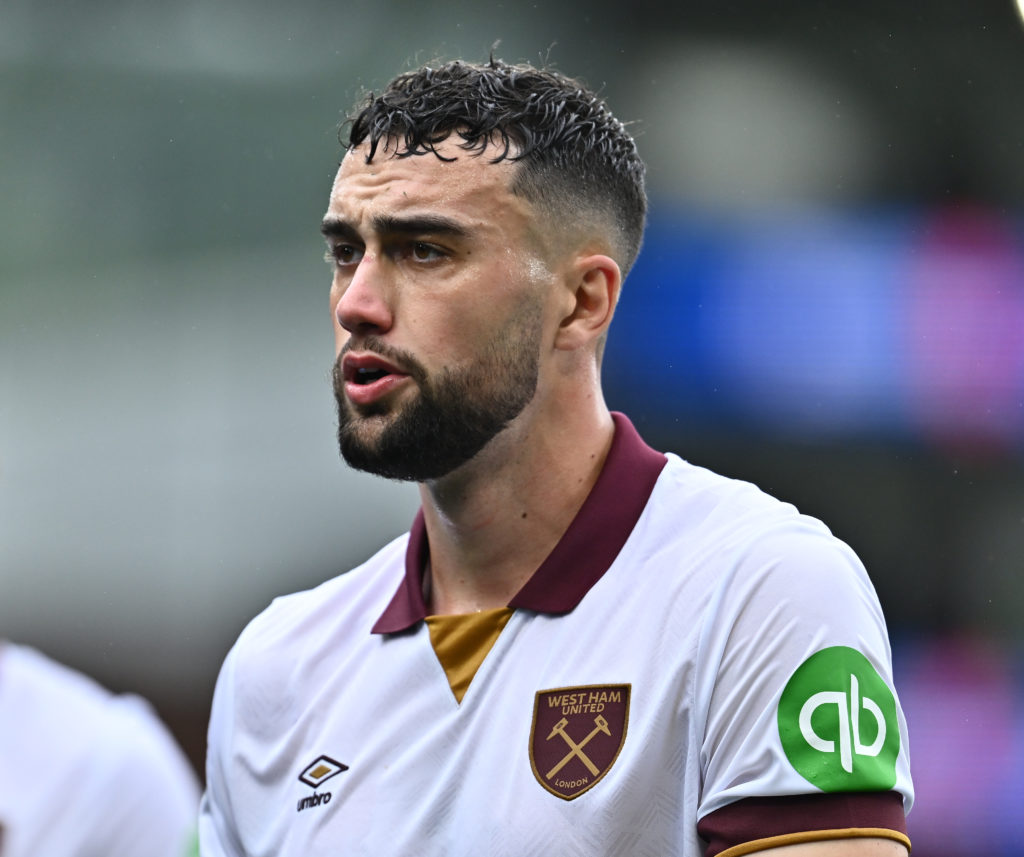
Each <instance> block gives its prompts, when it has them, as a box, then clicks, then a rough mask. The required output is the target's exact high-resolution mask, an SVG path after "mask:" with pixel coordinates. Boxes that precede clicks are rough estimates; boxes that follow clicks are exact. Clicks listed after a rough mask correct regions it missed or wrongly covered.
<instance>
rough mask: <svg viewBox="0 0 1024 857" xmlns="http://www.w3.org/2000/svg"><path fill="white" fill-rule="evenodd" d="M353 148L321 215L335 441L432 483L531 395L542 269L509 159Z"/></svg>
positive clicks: (540, 336) (362, 461)
mask: <svg viewBox="0 0 1024 857" xmlns="http://www.w3.org/2000/svg"><path fill="white" fill-rule="evenodd" d="M439 150H440V152H441V154H442V155H444V156H445V157H451V156H454V157H456V160H454V161H442V160H440V159H439V158H438V157H436V156H434V155H432V154H427V155H422V156H412V157H408V158H396V157H393V156H392V153H391V151H387V152H383V153H382V152H380V151H378V153H377V155H376V156H375V158H374V160H373V162H372V163H370V164H367V163H366V162H365V152H364V151H363V150H362V149H361V148H357V149H355V150H353V151H351V152H349V153H348V154H347V155H346V157H345V159H344V161H343V162H342V164H341V168H340V169H339V171H338V175H337V177H336V179H335V182H334V187H333V190H332V192H331V201H330V205H329V208H328V212H327V216H326V217H325V220H324V234H325V236H326V238H327V243H328V255H329V260H330V261H331V263H332V265H333V272H334V278H333V282H332V285H331V309H332V315H333V319H334V330H335V341H336V346H337V348H336V351H337V361H336V363H335V367H334V373H333V375H334V392H335V398H336V399H337V404H338V441H339V445H340V448H341V452H342V454H343V456H344V457H345V460H346V461H347V462H348V463H349V464H350V465H351V466H353V467H356V468H359V469H361V470H366V471H369V472H372V473H377V474H379V475H382V476H386V477H389V478H395V479H406V480H414V481H419V482H423V481H429V480H433V479H437V478H440V477H441V476H444V475H446V474H448V473H450V472H452V471H453V470H455V469H456V468H458V467H459V466H461V465H462V464H464V463H466V462H467V461H469V460H470V459H471V458H473V457H474V456H475V455H476V454H477V453H478V452H480V450H482V449H483V448H484V447H485V446H486V445H487V444H488V442H489V441H490V440H491V439H492V438H494V437H495V436H496V435H497V434H498V433H499V432H501V430H502V429H503V428H504V427H505V426H506V425H507V424H508V423H509V422H510V421H511V420H513V419H515V418H516V417H517V416H518V415H519V414H520V413H521V412H522V410H523V409H524V408H525V407H526V406H527V405H528V404H529V403H530V401H531V400H532V399H533V397H534V395H535V392H536V389H537V383H538V376H539V373H540V371H541V365H540V364H541V350H542V342H543V341H544V331H545V295H546V294H547V293H549V292H550V288H549V286H550V283H551V273H550V270H549V267H548V265H547V264H546V262H545V260H544V257H545V253H544V252H542V250H541V249H540V248H541V247H542V246H543V241H542V240H541V238H540V236H539V235H538V234H537V230H538V225H537V223H536V218H535V216H534V214H533V212H532V210H531V208H530V206H529V204H528V203H526V202H525V201H524V200H522V199H520V198H519V197H516V196H514V195H513V194H512V193H511V192H510V190H509V184H510V181H511V178H512V172H513V169H514V167H513V166H512V165H511V164H509V163H507V162H501V163H497V164H494V163H490V161H489V159H488V157H487V155H486V153H485V155H484V156H483V157H474V156H472V155H471V154H469V153H467V152H465V151H464V150H461V149H459V148H458V147H457V146H455V145H454V144H452V143H451V142H450V141H448V142H446V143H444V144H442V145H441V147H440V149H439Z"/></svg>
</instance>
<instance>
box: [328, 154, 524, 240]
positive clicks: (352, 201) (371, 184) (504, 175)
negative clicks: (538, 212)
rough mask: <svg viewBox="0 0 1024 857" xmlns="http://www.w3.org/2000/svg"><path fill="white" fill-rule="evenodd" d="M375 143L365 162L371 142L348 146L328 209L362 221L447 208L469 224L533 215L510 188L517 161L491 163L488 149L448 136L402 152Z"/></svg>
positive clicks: (518, 220)
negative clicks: (469, 147)
mask: <svg viewBox="0 0 1024 857" xmlns="http://www.w3.org/2000/svg"><path fill="white" fill-rule="evenodd" d="M383 148H384V147H383V145H382V146H381V147H380V148H378V149H377V152H376V154H375V155H374V158H373V160H372V161H371V162H370V163H367V162H366V152H367V147H366V146H365V144H364V145H361V146H357V147H356V148H354V149H351V150H349V151H348V152H347V153H346V154H345V157H344V159H343V160H342V162H341V166H340V167H339V169H338V173H337V176H336V177H335V179H334V186H333V187H332V189H331V200H330V206H329V208H328V214H330V215H334V216H339V217H342V218H344V219H345V220H348V221H350V222H352V223H353V224H354V225H358V224H359V223H360V222H362V221H364V220H365V219H367V218H372V217H373V216H374V215H376V214H384V213H390V214H395V213H400V212H401V213H407V214H411V213H413V212H421V213H425V212H428V211H430V212H434V213H438V212H441V211H443V212H444V213H445V214H446V215H447V216H449V217H455V218H458V219H464V220H466V222H467V225H470V224H476V225H478V226H484V225H486V224H489V223H490V224H496V225H497V224H500V223H502V222H507V223H508V224H511V223H518V224H526V223H528V222H529V221H530V220H532V219H533V215H532V211H531V207H530V205H529V204H528V203H527V202H526V201H525V200H524V199H523V198H522V197H518V196H516V195H515V194H513V193H512V191H511V183H512V178H513V175H514V171H515V164H513V163H510V162H509V161H500V162H498V163H493V162H492V161H491V159H490V157H489V154H488V151H485V152H484V153H483V154H482V155H478V154H475V153H473V152H467V151H466V150H464V149H461V148H460V147H459V146H458V145H457V144H455V143H454V142H452V141H450V140H446V141H444V142H443V143H441V144H440V145H439V146H438V147H437V149H438V153H439V154H440V155H441V156H443V157H444V158H452V159H453V160H442V159H441V158H439V157H437V155H435V154H433V153H429V152H428V153H427V154H423V155H412V156H409V157H404V158H402V157H398V156H397V155H396V154H395V152H394V148H393V147H390V148H389V149H388V150H387V151H384V150H383Z"/></svg>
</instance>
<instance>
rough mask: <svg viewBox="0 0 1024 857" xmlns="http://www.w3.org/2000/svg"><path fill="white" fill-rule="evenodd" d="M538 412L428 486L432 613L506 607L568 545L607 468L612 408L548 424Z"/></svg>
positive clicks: (594, 400)
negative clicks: (553, 553) (567, 533)
mask: <svg viewBox="0 0 1024 857" xmlns="http://www.w3.org/2000/svg"><path fill="white" fill-rule="evenodd" d="M532 409H533V405H531V406H529V407H528V408H527V409H526V410H525V411H524V412H523V414H521V415H520V417H519V418H517V419H516V420H515V421H514V423H513V424H511V425H510V426H508V427H507V428H506V429H505V430H504V431H503V432H502V433H501V434H500V435H499V436H498V437H496V438H494V440H492V441H491V443H490V444H488V446H487V447H486V448H485V449H484V450H483V451H482V452H481V453H480V454H479V455H478V456H476V457H475V458H474V459H473V461H471V462H469V463H467V464H466V465H464V466H463V467H462V468H460V469H459V470H458V471H456V472H454V473H452V474H449V475H448V476H446V477H444V478H443V479H440V480H437V481H436V482H431V483H427V484H424V485H421V486H420V494H421V498H422V501H423V516H424V523H425V525H426V529H427V538H428V540H429V542H430V573H431V586H430V605H429V606H430V610H431V612H432V613H471V612H474V611H477V610H486V609H490V608H494V607H504V606H505V605H506V604H508V602H509V601H510V600H511V598H512V597H513V596H514V595H515V594H516V592H518V591H519V589H520V588H521V587H522V586H523V584H524V583H525V582H526V581H527V580H528V579H529V578H530V576H531V575H532V574H533V573H534V571H536V569H537V568H538V567H539V566H540V564H541V563H542V562H543V561H544V559H545V558H546V557H547V555H548V554H549V553H550V552H551V550H552V549H553V548H554V546H555V545H556V544H557V543H558V541H559V539H561V537H562V535H563V534H564V533H565V531H566V529H567V528H568V527H569V524H570V523H572V520H573V518H574V517H575V516H576V513H577V512H578V511H579V508H580V506H581V505H582V504H583V501H584V500H585V499H586V498H587V495H588V494H589V493H590V490H591V488H593V486H594V482H595V481H596V480H597V477H598V475H599V474H600V472H601V468H602V467H603V466H604V461H605V458H606V457H607V455H608V450H609V448H610V446H611V441H612V435H613V434H614V426H613V423H612V419H611V415H610V414H609V412H608V410H607V408H606V407H605V405H604V402H603V401H601V400H600V398H599V397H591V398H590V399H589V400H588V402H587V404H586V407H583V408H579V407H577V408H574V409H573V410H572V411H570V412H568V413H567V412H566V411H565V410H564V409H563V410H562V411H561V412H560V413H554V414H551V416H550V417H549V418H544V417H543V416H539V415H537V414H536V413H532V412H531V411H532Z"/></svg>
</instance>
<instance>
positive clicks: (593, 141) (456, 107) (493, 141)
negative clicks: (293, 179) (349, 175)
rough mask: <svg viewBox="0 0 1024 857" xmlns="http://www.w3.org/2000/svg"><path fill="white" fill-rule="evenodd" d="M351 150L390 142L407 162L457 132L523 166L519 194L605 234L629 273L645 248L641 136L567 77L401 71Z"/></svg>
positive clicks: (358, 119)
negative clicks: (636, 138)
mask: <svg viewBox="0 0 1024 857" xmlns="http://www.w3.org/2000/svg"><path fill="white" fill-rule="evenodd" d="M346 125H347V126H348V129H349V130H348V140H347V142H346V141H345V139H344V127H345V126H343V130H342V134H341V137H342V142H343V143H345V144H346V145H347V146H348V148H350V149H351V148H354V147H356V146H359V145H362V144H363V143H367V154H366V160H367V161H368V162H369V161H370V160H372V159H373V157H374V155H375V154H376V152H377V150H378V148H379V147H380V145H381V142H382V141H383V144H384V147H385V149H387V148H388V147H389V146H390V145H392V144H394V145H395V146H396V149H397V151H396V154H397V156H398V157H409V156H411V155H423V154H427V153H433V154H434V155H436V156H437V157H441V155H440V154H439V153H438V151H437V148H436V147H437V146H438V144H440V143H441V142H443V141H444V140H447V139H448V138H449V137H451V136H452V135H453V134H454V135H457V136H458V137H459V138H461V140H462V142H461V144H460V145H461V146H462V148H464V149H466V150H467V151H469V152H473V153H476V154H483V153H484V151H485V150H487V149H488V148H493V149H494V152H495V153H494V156H493V160H494V161H495V162H497V161H502V160H509V161H514V162H516V163H518V164H519V169H518V170H517V172H516V175H515V178H514V180H513V184H512V191H513V192H514V193H517V194H519V195H521V196H523V197H524V198H526V199H528V200H529V201H530V202H531V203H533V204H535V205H538V206H540V207H541V208H543V209H545V210H547V211H548V212H549V213H550V214H551V215H552V216H553V217H554V218H555V220H554V222H555V223H559V224H576V225H577V226H579V227H580V228H582V229H587V228H593V227H597V228H602V229H604V230H605V231H606V232H607V233H608V237H609V238H610V239H611V241H612V245H613V247H614V248H615V251H616V255H617V256H618V257H619V258H618V260H617V261H618V262H619V264H620V266H621V267H622V269H623V273H625V272H626V271H628V270H629V268H630V266H631V265H632V264H633V261H634V260H635V259H636V255H637V253H638V252H639V250H640V243H641V240H642V238H643V231H644V221H645V218H646V212H647V196H646V192H645V190H644V164H643V161H641V160H640V156H639V154H638V153H637V149H636V144H635V143H634V141H633V138H632V137H631V136H630V135H629V133H628V132H627V131H626V128H625V126H624V125H623V124H622V123H621V122H620V121H619V120H618V119H616V118H615V117H614V116H613V115H612V114H611V111H609V109H608V107H607V106H606V105H605V103H604V102H603V101H602V100H601V99H600V98H599V97H598V96H597V95H595V94H594V93H593V92H591V91H590V90H589V89H587V87H586V86H584V85H583V84H582V83H580V82H579V81H577V80H574V79H572V78H569V77H566V76H565V75H562V74H560V73H558V72H555V71H552V70H547V69H539V68H535V67H533V66H529V65H512V64H508V63H505V62H502V61H501V60H497V59H494V58H491V60H490V61H489V62H487V63H483V64H473V63H465V62H461V61H452V62H447V63H444V64H442V65H439V66H438V67H436V68H431V67H429V66H426V67H423V68H420V69H418V70H417V71H412V72H408V73H406V74H402V75H399V76H398V77H396V78H395V79H394V80H393V81H391V83H390V84H388V86H387V88H385V89H384V91H383V92H382V93H381V94H380V95H374V94H373V93H370V94H369V95H367V96H366V98H365V99H364V100H363V102H362V103H361V104H359V105H357V107H356V110H355V112H354V113H353V114H352V115H351V116H350V117H349V119H348V121H347V123H346Z"/></svg>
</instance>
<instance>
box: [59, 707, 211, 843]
mask: <svg viewBox="0 0 1024 857" xmlns="http://www.w3.org/2000/svg"><path fill="white" fill-rule="evenodd" d="M90 758H91V759H92V760H93V761H92V764H91V765H90V766H89V768H88V770H82V771H80V773H79V777H80V779H79V788H78V789H77V797H76V803H75V805H74V808H72V807H71V806H69V812H72V811H79V812H81V815H80V818H81V821H82V825H83V827H82V830H83V832H87V833H85V839H86V840H87V842H88V845H87V846H85V847H87V849H92V850H88V852H87V853H90V854H92V853H95V854H132V855H136V856H137V857H188V855H189V853H190V851H191V850H192V848H193V846H194V840H195V834H196V819H197V810H198V801H199V784H198V781H197V779H196V776H195V773H194V771H193V770H192V767H191V765H190V764H189V762H188V760H187V759H186V758H185V755H184V753H183V752H182V751H181V750H180V748H179V747H178V745H177V744H176V743H175V742H174V739H173V737H172V736H171V734H170V732H169V731H168V730H167V728H166V727H165V726H164V725H163V723H162V722H161V721H160V720H159V719H158V717H157V715H156V713H155V712H154V711H153V710H152V709H151V708H150V707H149V705H148V703H146V702H144V701H143V700H142V699H139V698H137V697H132V696H124V697H118V698H116V699H112V700H111V702H110V716H109V717H108V718H107V720H106V722H105V723H104V724H103V731H102V733H101V734H99V735H97V737H96V744H95V745H94V747H93V753H92V754H91V757H90ZM115 796H116V798H115ZM88 803H91V804H92V805H91V807H89V806H88ZM83 853H84V852H83Z"/></svg>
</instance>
